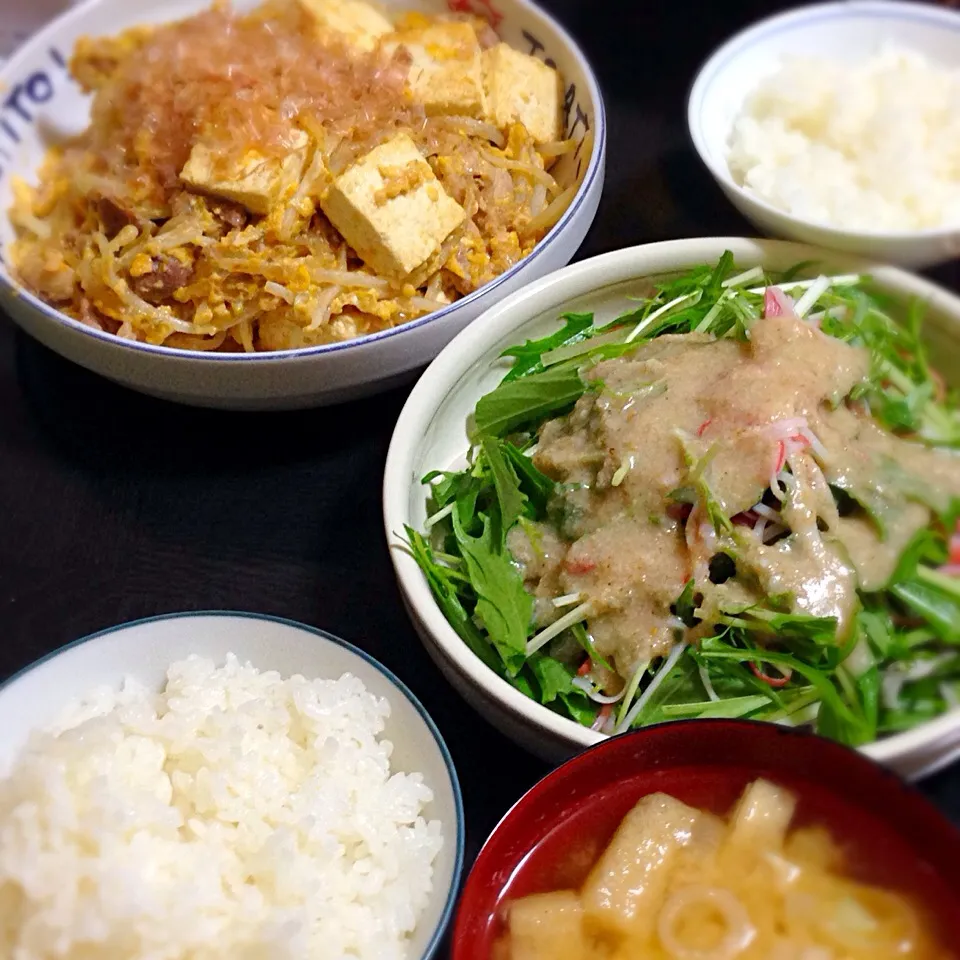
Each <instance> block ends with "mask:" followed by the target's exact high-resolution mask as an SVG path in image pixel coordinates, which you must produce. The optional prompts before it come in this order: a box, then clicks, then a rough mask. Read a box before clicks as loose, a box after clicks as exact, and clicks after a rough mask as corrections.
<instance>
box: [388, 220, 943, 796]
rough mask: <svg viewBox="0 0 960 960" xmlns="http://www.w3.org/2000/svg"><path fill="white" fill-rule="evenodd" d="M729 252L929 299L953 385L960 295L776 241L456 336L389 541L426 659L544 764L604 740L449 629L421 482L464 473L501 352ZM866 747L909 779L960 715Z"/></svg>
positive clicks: (714, 253) (420, 395)
mask: <svg viewBox="0 0 960 960" xmlns="http://www.w3.org/2000/svg"><path fill="white" fill-rule="evenodd" d="M725 251H730V252H731V253H732V256H733V259H734V261H735V263H736V267H737V268H738V269H741V270H744V271H746V270H752V268H755V267H759V266H762V267H763V268H765V269H767V270H770V271H780V270H787V269H789V268H790V267H791V266H794V265H796V264H798V263H801V262H809V261H817V262H818V270H819V269H822V270H823V271H824V272H826V273H830V272H834V273H837V274H839V273H856V274H858V275H859V274H869V276H870V278H871V280H872V283H873V284H874V285H875V286H876V287H878V288H879V290H880V291H881V292H882V294H883V295H889V296H892V297H893V298H895V299H896V300H898V301H901V302H907V301H912V300H919V301H922V302H923V303H924V304H925V307H926V309H925V320H924V328H923V329H924V337H925V339H926V342H927V344H928V345H929V355H930V356H931V357H934V358H936V365H937V367H938V368H939V370H940V371H941V372H942V373H943V374H944V375H945V376H946V378H947V379H948V380H950V379H952V380H953V381H954V382H956V377H957V373H958V370H960V352H958V349H957V346H956V342H957V340H956V332H957V330H958V327H960V299H958V298H957V297H955V296H953V295H952V294H950V293H948V292H946V291H944V290H942V289H940V288H938V287H937V286H935V285H934V284H932V283H930V282H928V281H926V280H923V279H921V278H919V277H916V276H913V275H911V274H909V273H906V272H904V271H902V270H900V269H897V268H892V267H882V266H873V265H871V264H869V263H866V262H864V261H860V260H855V259H852V258H850V257H848V256H845V255H842V254H835V253H828V252H826V251H823V250H820V249H817V248H811V247H807V246H802V245H798V244H793V243H786V242H780V241H759V240H749V239H742V238H709V239H697V240H680V241H670V242H665V243H657V244H650V245H647V246H642V247H635V248H632V249H627V250H621V251H617V252H614V253H610V254H606V255H603V256H600V257H596V258H594V259H591V260H587V261H584V262H581V263H578V264H575V265H573V266H571V267H568V268H566V269H564V270H561V271H559V272H558V273H556V274H554V275H553V276H552V277H550V278H548V279H545V280H543V281H540V282H538V283H536V284H533V285H531V286H530V287H527V288H526V289H525V290H523V291H521V292H520V293H517V294H515V295H514V296H512V297H510V298H508V299H507V300H504V301H503V302H502V303H500V304H499V305H498V306H497V307H495V308H494V309H492V310H491V311H489V312H488V313H487V314H486V316H485V317H484V321H483V323H482V324H478V325H477V326H476V327H474V328H473V329H471V330H468V331H466V332H465V333H464V334H462V335H461V336H460V337H458V338H457V339H456V340H455V341H454V342H453V343H452V344H451V345H450V346H449V347H448V348H447V349H446V350H445V351H444V352H443V353H442V354H441V355H440V356H439V357H438V359H437V360H436V361H435V362H434V364H433V365H432V366H431V367H430V368H429V369H428V371H427V373H426V374H425V375H424V377H423V378H422V379H421V380H420V382H419V383H418V384H417V386H416V387H415V388H414V390H413V392H412V393H411V395H410V397H409V399H408V401H407V404H406V406H405V408H404V410H403V412H402V414H401V416H400V419H399V421H398V423H397V427H396V431H395V433H394V436H393V440H392V443H391V446H390V452H389V456H388V459H387V466H386V473H385V478H384V518H385V527H386V534H387V537H388V540H389V543H390V545H391V547H392V551H391V553H392V558H393V562H394V566H395V570H396V574H397V577H398V580H399V583H400V587H401V590H402V592H403V595H404V599H405V602H406V605H407V608H408V610H409V611H410V614H411V617H412V619H413V622H414V624H415V626H416V628H417V630H418V632H419V633H420V636H421V637H422V639H423V641H424V643H425V644H426V647H427V649H428V651H429V653H430V654H431V656H432V657H433V658H434V660H435V661H436V662H437V664H438V665H439V666H440V668H441V669H442V670H443V672H444V673H445V674H446V676H447V678H448V679H449V680H450V682H451V683H452V684H453V685H454V686H455V687H456V688H457V689H458V691H459V692H460V693H461V695H462V696H463V697H464V698H465V699H466V700H467V701H468V702H470V703H471V704H472V705H473V706H474V707H475V708H476V709H477V710H479V711H480V712H481V713H482V714H483V715H484V716H485V717H486V718H487V719H488V720H490V721H491V722H492V723H494V724H495V725H496V726H497V727H498V728H499V729H500V730H502V731H503V732H504V733H506V734H507V735H508V736H510V737H511V738H513V739H514V740H516V741H517V742H518V743H520V744H521V745H522V746H524V747H526V748H527V749H529V750H530V751H532V752H534V753H536V754H538V755H540V756H542V757H544V758H546V759H549V760H553V761H556V760H559V759H563V758H566V757H569V756H570V755H572V754H573V753H575V752H578V751H579V750H581V749H583V748H584V747H587V746H590V745H592V744H595V743H598V742H600V741H601V740H603V739H604V734H602V733H600V732H598V730H595V729H591V726H590V725H587V724H584V723H578V722H576V721H575V720H574V719H571V717H570V716H569V715H568V716H564V715H561V714H560V713H559V712H557V711H556V710H554V709H551V708H550V707H549V706H546V705H544V704H543V703H540V702H537V701H536V700H534V699H531V698H530V697H529V696H527V695H526V694H525V693H524V692H521V690H520V689H518V688H517V685H516V684H512V683H510V682H508V680H507V679H505V678H504V677H503V676H498V675H497V673H496V672H494V670H492V669H491V668H490V666H488V664H487V663H484V662H483V661H482V660H481V658H480V656H478V655H477V654H476V653H474V652H473V651H472V650H471V649H470V648H469V647H468V645H467V644H466V643H465V642H464V640H463V639H461V636H460V635H459V634H458V633H457V632H456V631H455V630H454V628H453V627H452V626H451V623H450V621H449V620H448V619H447V617H446V616H445V615H444V611H443V610H441V607H440V605H438V603H437V600H436V599H435V595H434V594H433V593H432V592H431V587H430V583H429V582H428V579H427V578H426V577H425V576H424V573H423V571H422V569H421V567H420V566H419V565H418V563H417V561H416V560H415V559H414V557H413V556H412V555H411V553H410V550H409V543H410V540H409V538H410V532H411V531H423V530H424V529H425V521H426V520H427V517H428V507H427V498H428V489H427V488H426V487H425V486H424V485H423V483H422V479H423V478H424V477H425V476H426V475H428V474H429V473H430V472H431V471H436V470H458V469H460V468H461V467H462V465H463V463H464V456H465V455H466V453H467V451H468V450H469V448H470V444H471V440H470V424H471V421H472V416H473V414H474V409H475V407H476V405H477V401H478V400H479V398H480V397H481V396H483V395H484V394H487V393H489V392H490V391H491V390H493V388H494V387H496V386H497V385H498V384H499V383H500V382H501V381H502V379H503V377H504V375H505V373H506V372H507V370H509V364H508V363H507V362H506V361H504V360H503V359H501V356H502V354H503V352H504V351H505V350H507V349H508V348H511V347H515V346H516V345H518V344H522V343H523V342H524V341H526V340H533V339H536V338H539V337H543V336H545V335H546V334H550V333H553V332H555V331H556V330H557V329H558V327H559V326H560V324H559V322H558V317H559V316H560V315H561V314H567V315H569V314H581V313H592V314H593V315H594V323H595V325H601V324H603V323H606V322H609V321H611V320H612V319H614V318H615V317H617V316H619V315H621V314H623V313H624V312H625V311H628V310H629V309H630V308H631V307H635V306H636V304H635V303H632V302H631V299H630V298H631V296H635V295H636V294H638V293H640V292H641V291H642V290H643V289H644V284H645V283H647V284H648V283H649V279H648V278H651V277H658V276H659V277H662V276H665V275H673V274H679V273H685V272H686V271H689V270H690V269H691V268H693V267H696V266H700V265H703V264H715V263H717V261H718V260H719V259H720V258H721V256H722V255H723V254H724V252H725ZM448 612H449V611H448ZM708 715H709V714H708ZM616 732H619V731H616ZM861 749H862V750H863V751H864V752H865V753H866V754H867V755H868V756H870V757H872V758H874V759H876V760H878V761H880V762H882V763H884V764H887V765H889V766H890V767H892V768H893V769H895V770H896V771H897V772H899V773H900V774H902V775H904V776H908V777H919V776H922V775H925V774H928V773H930V772H932V771H934V770H936V769H938V768H939V767H941V766H943V765H945V764H947V763H949V762H950V760H951V759H953V758H954V757H957V756H960V710H954V709H949V710H946V711H945V712H943V713H942V714H941V715H939V716H937V717H936V718H935V719H932V720H928V721H926V722H922V723H919V724H917V725H915V726H913V727H912V729H908V730H905V731H903V732H899V733H895V734H894V735H891V736H886V737H884V738H883V739H879V740H876V741H875V742H866V743H863V745H862V746H861Z"/></svg>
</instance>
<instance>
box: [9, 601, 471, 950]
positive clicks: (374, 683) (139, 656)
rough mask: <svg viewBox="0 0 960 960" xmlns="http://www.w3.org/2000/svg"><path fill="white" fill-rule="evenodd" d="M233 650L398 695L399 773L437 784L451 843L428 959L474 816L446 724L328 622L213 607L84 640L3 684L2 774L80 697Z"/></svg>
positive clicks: (439, 862) (394, 716)
mask: <svg viewBox="0 0 960 960" xmlns="http://www.w3.org/2000/svg"><path fill="white" fill-rule="evenodd" d="M228 653H233V654H235V655H236V656H237V657H238V659H240V660H241V661H247V660H248V661H250V662H251V663H252V664H253V665H254V667H256V668H257V669H258V670H261V671H264V670H277V671H279V672H280V673H281V675H282V676H284V677H289V676H291V675H293V674H297V673H300V674H303V675H304V676H305V677H308V678H316V677H323V678H333V679H335V678H338V677H340V676H341V675H342V674H344V673H348V672H349V673H351V674H353V675H354V676H355V677H358V678H359V679H360V680H361V681H362V682H363V684H364V685H365V686H366V688H367V690H369V691H370V692H371V693H374V694H376V695H377V696H380V697H385V698H387V700H388V701H389V703H390V707H391V713H390V718H389V719H388V721H387V726H386V731H385V736H386V738H387V739H388V740H390V741H391V742H392V743H393V746H394V750H393V754H392V757H391V766H392V769H393V770H394V771H408V772H409V771H418V772H420V773H422V774H423V777H424V781H425V782H426V784H427V785H428V786H429V787H430V788H431V790H432V791H433V795H434V797H433V801H432V802H431V803H430V804H429V805H428V806H427V807H426V808H425V811H424V816H425V817H426V818H427V819H432V820H439V821H440V822H441V824H442V825H443V836H444V845H443V848H442V849H441V851H440V853H439V854H438V856H437V859H436V861H435V862H434V876H433V893H432V894H431V897H430V902H429V904H428V906H427V908H426V911H425V912H424V914H423V916H422V917H421V919H420V922H419V924H418V925H417V929H416V931H415V933H414V936H413V938H412V941H411V946H410V953H409V956H410V958H411V960H418V958H419V960H427V958H428V957H430V956H432V955H433V953H434V952H435V950H436V949H437V946H438V944H439V942H440V938H441V936H442V935H443V931H444V929H445V927H446V925H447V922H448V921H449V919H450V914H451V912H452V910H453V905H454V901H455V899H456V894H457V888H458V885H459V882H460V873H461V870H462V868H463V848H464V821H463V803H462V799H461V796H460V785H459V783H458V781H457V774H456V771H455V770H454V767H453V761H452V760H451V758H450V754H449V752H448V751H447V748H446V745H445V744H444V742H443V738H442V737H441V735H440V732H439V731H438V730H437V728H436V726H435V724H434V723H433V721H432V720H431V719H430V717H429V715H428V714H427V712H426V710H424V708H423V706H422V704H421V703H420V702H419V701H418V700H417V698H416V697H415V696H414V695H413V694H412V693H411V692H410V691H409V690H408V689H407V687H406V686H404V684H403V683H401V681H400V680H398V679H397V677H395V676H394V675H393V674H392V673H391V672H390V671H389V670H388V669H387V668H386V667H384V666H383V665H382V664H380V663H378V662H377V661H376V660H374V659H373V658H372V657H370V656H369V655H368V654H366V653H364V652H363V651H361V650H358V649H357V648H356V647H353V646H351V645H350V644H347V643H344V642H343V641H342V640H338V639H337V638H336V637H333V636H331V635H330V634H327V633H324V632H323V631H322V630H316V629H314V628H313V627H307V626H304V625H303V624H299V623H294V622H293V621H290V620H281V619H279V618H277V617H268V616H261V615H258V614H250V613H233V612H225V611H224V612H220V611H210V612H204V613H181V614H170V615H167V616H160V617H153V618H151V619H149V620H139V621H136V622H133V623H126V624H123V625H121V626H118V627H112V628H110V629H108V630H103V631H101V632H99V633H94V634H91V635H90V636H89V637H84V638H83V639H82V640H77V641H75V642H74V643H71V644H69V645H67V646H65V647H62V648H61V649H60V650H57V651H56V652H54V653H52V654H50V655H49V656H47V657H45V658H43V659H42V660H39V661H37V662H36V663H34V664H33V665H32V666H29V667H27V668H26V669H25V670H23V671H21V672H20V673H19V674H17V675H16V676H15V677H13V678H12V679H10V680H8V681H7V682H6V683H5V684H3V685H2V686H0V729H2V730H3V737H2V738H0V775H2V774H3V773H4V772H5V771H6V770H8V769H9V767H10V764H11V762H12V761H13V759H14V758H15V756H16V755H17V754H18V752H19V751H20V750H21V749H22V748H23V746H24V744H25V743H26V742H27V739H28V737H29V735H30V733H31V731H33V730H35V729H38V728H42V727H44V726H46V725H47V724H49V723H50V722H52V721H53V720H54V718H55V717H56V716H57V715H58V714H59V713H60V712H61V711H62V710H63V709H64V707H65V706H66V705H67V704H68V703H70V702H71V701H72V700H76V699H78V698H80V697H83V696H85V695H87V694H89V693H90V692H91V691H92V690H94V689H96V688H98V687H102V686H104V685H108V686H113V687H115V688H116V689H119V688H120V685H121V683H122V682H123V680H124V679H125V678H127V677H132V678H134V679H136V680H138V681H140V682H141V683H143V684H145V685H148V686H150V687H154V688H156V689H158V690H159V689H160V688H161V687H162V686H163V683H164V680H165V676H166V671H167V668H168V667H169V666H170V665H171V664H172V663H174V662H176V661H177V660H182V659H184V658H186V657H188V656H189V655H190V654H198V655H201V656H205V657H208V658H210V659H212V660H213V661H214V662H216V663H217V664H222V663H223V661H224V659H225V658H226V656H227V654H228Z"/></svg>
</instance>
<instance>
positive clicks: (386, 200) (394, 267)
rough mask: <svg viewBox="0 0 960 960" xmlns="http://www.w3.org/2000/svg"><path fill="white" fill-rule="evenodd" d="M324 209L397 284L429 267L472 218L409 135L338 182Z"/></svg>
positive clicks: (379, 149)
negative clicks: (435, 172) (467, 217)
mask: <svg viewBox="0 0 960 960" xmlns="http://www.w3.org/2000/svg"><path fill="white" fill-rule="evenodd" d="M320 207H321V209H322V210H323V212H324V213H325V214H326V215H327V218H328V219H329V220H330V222H331V223H332V224H333V225H334V227H336V229H337V230H338V231H339V232H340V233H341V234H342V235H343V237H344V239H345V240H346V241H347V243H349V244H350V246H351V247H353V249H354V250H356V251H357V254H358V255H359V256H360V257H361V258H362V259H363V260H364V262H366V263H367V264H369V265H370V266H371V267H373V269H374V270H376V271H377V272H378V273H380V274H383V275H385V276H388V277H392V278H394V279H397V280H399V279H403V278H405V277H409V276H410V275H411V274H413V273H414V271H418V269H419V268H422V267H424V266H425V265H427V264H429V263H430V261H431V260H432V259H433V258H434V257H435V256H436V255H437V254H438V253H440V249H441V246H442V244H443V242H444V240H446V239H447V237H448V236H450V234H451V233H452V232H453V231H454V230H456V229H457V228H458V227H459V226H460V225H461V224H462V223H463V221H464V219H465V217H466V213H465V211H464V209H463V207H461V206H460V204H459V203H457V202H456V200H454V199H452V198H451V197H450V196H449V195H448V194H447V193H446V191H445V190H444V189H443V184H441V183H440V181H439V180H438V179H437V178H436V176H435V175H434V173H433V170H431V168H430V164H428V163H427V161H426V160H424V158H423V156H422V154H421V153H420V151H419V150H418V149H417V146H416V144H415V143H414V142H413V141H412V140H411V139H410V137H408V136H407V135H406V134H399V135H398V136H396V137H394V138H393V139H392V140H389V141H387V142H386V143H384V144H381V145H380V146H379V147H376V148H375V149H373V150H371V151H370V152H369V153H368V154H366V156H364V157H361V159H360V160H358V161H357V162H356V163H355V164H354V165H353V166H352V167H350V168H349V169H348V170H346V171H345V172H344V173H343V174H341V175H340V176H339V177H337V179H336V180H335V181H334V182H333V183H332V184H331V185H330V187H329V188H328V189H327V191H326V193H325V194H324V195H323V197H321V200H320Z"/></svg>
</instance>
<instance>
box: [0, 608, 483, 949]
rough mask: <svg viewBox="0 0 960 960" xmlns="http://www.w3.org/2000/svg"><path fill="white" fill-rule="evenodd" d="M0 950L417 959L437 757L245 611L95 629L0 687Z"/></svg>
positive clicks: (428, 898)
mask: <svg viewBox="0 0 960 960" xmlns="http://www.w3.org/2000/svg"><path fill="white" fill-rule="evenodd" d="M0 729H2V730H3V732H4V736H3V738H2V742H0V956H3V957H16V958H17V960H47V958H49V957H52V956H57V957H60V958H63V960H81V958H82V960H89V958H90V957H94V956H96V957H100V958H105V960H127V958H129V960H133V958H145V957H150V958H152V960H179V958H190V960H214V958H221V957H231V958H237V960H261V958H262V960H328V958H329V960H333V958H338V960H340V958H344V957H351V958H356V960H366V958H377V960H425V958H427V957H430V956H431V955H432V954H433V953H434V952H435V951H436V949H437V946H438V944H439V941H440V938H441V937H442V934H443V931H444V928H445V926H446V924H447V921H448V920H449V916H450V912H451V910H452V907H453V903H454V899H455V897H456V893H457V889H458V885H459V879H460V872H461V868H462V864H463V844H464V829H463V808H462V802H461V797H460V788H459V785H458V782H457V776H456V772H455V770H454V767H453V763H452V761H451V759H450V755H449V753H448V751H447V749H446V746H445V745H444V742H443V739H442V738H441V736H440V734H439V732H438V731H437V728H436V726H435V725H434V724H433V721H432V720H431V719H430V717H429V716H428V715H427V713H426V711H425V710H424V709H423V707H422V706H421V705H420V703H419V702H418V701H417V699H416V698H415V697H414V696H413V694H412V693H411V692H410V691H409V690H408V689H407V688H406V687H405V686H404V685H403V684H402V683H401V682H400V681H399V680H398V679H397V678H396V677H395V676H393V674H391V673H390V672H389V671H388V670H387V669H386V668H385V667H383V666H382V665H381V664H379V663H377V662H376V661H375V660H373V659H372V658H371V657H369V656H368V655H367V654H365V653H363V652H362V651H360V650H358V649H356V648H355V647H352V646H350V645H348V644H346V643H343V642H342V641H340V640H337V639H336V638H334V637H332V636H330V635H328V634H326V633H323V632H322V631H319V630H315V629H313V628H311V627H306V626H303V625H301V624H297V623H293V622H291V621H286V620H280V619H276V618H272V617H262V616H257V615H252V614H244V613H217V612H211V613H189V614H174V615H170V616H163V617H157V618H153V619H150V620H141V621H138V622H136V623H130V624H126V625H124V626H120V627H116V628H113V629H110V630H105V631H103V632H101V633H97V634H94V635H92V636H89V637H86V638H84V639H83V640H79V641H77V642H75V643H73V644H70V645H69V646H67V647H64V648H62V649H61V650H59V651H57V652H56V653H55V654H52V655H51V656H49V657H47V658H45V659H43V660H41V661H38V662H37V663H36V664H34V665H33V666H31V667H29V668H27V669H26V670H24V671H23V672H21V673H20V674H18V675H17V676H15V677H14V678H12V679H11V680H10V681H8V682H7V683H6V684H4V685H3V686H2V687H0Z"/></svg>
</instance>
